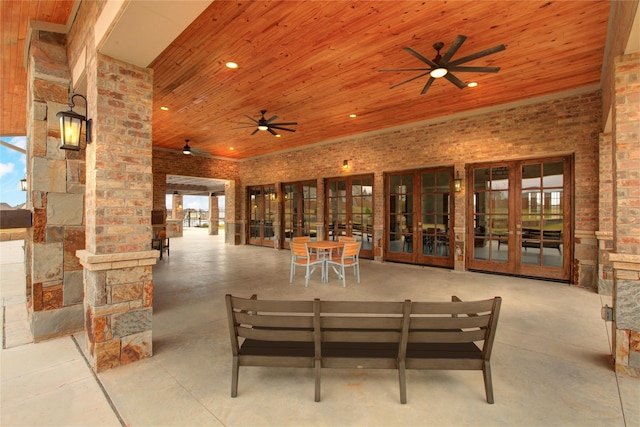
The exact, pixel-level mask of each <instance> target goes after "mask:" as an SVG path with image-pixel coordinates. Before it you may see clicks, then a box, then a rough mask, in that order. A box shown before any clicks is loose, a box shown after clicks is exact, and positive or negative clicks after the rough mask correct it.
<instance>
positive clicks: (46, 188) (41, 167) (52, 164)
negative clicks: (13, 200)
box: [31, 157, 67, 193]
mask: <svg viewBox="0 0 640 427" xmlns="http://www.w3.org/2000/svg"><path fill="white" fill-rule="evenodd" d="M31 176H32V178H31V190H32V191H42V192H49V193H51V192H53V193H64V192H66V191H67V163H66V162H65V161H64V160H49V159H44V158H41V157H34V158H33V168H32V169H31Z"/></svg>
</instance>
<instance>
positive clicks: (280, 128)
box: [269, 125, 296, 132]
mask: <svg viewBox="0 0 640 427" xmlns="http://www.w3.org/2000/svg"><path fill="white" fill-rule="evenodd" d="M271 129H278V130H286V131H287V132H295V131H296V130H295V129H287V128H283V127H280V126H273V125H271V126H269V130H271Z"/></svg>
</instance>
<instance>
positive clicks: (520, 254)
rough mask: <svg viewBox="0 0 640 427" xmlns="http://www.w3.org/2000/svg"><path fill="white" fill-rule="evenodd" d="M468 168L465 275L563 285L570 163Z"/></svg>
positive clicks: (567, 271) (551, 161) (566, 160)
mask: <svg viewBox="0 0 640 427" xmlns="http://www.w3.org/2000/svg"><path fill="white" fill-rule="evenodd" d="M471 168H472V171H471V174H470V177H471V180H472V182H471V183H470V187H468V188H473V194H471V195H469V197H470V198H471V203H470V205H471V206H473V212H471V213H470V215H471V216H470V217H469V218H470V219H469V220H468V221H467V223H468V224H469V228H470V230H469V231H468V233H467V235H468V236H470V237H469V240H468V247H469V248H470V251H468V253H469V256H468V258H467V259H468V267H469V269H477V270H484V271H494V272H501V273H507V274H516V275H526V276H534V277H543V278H553V279H560V280H569V279H570V277H571V266H570V262H569V260H570V259H571V258H570V255H571V254H569V253H567V251H566V250H565V248H566V247H567V245H566V243H567V242H566V239H567V236H568V235H569V234H570V231H571V212H570V211H568V210H567V209H566V207H567V206H570V203H569V200H570V199H569V197H570V190H571V188H570V186H569V182H570V180H569V179H567V178H568V176H569V175H570V173H571V158H570V157H566V158H560V159H544V160H526V161H514V162H506V163H501V164H495V165H487V166H472V167H471Z"/></svg>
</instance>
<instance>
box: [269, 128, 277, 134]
mask: <svg viewBox="0 0 640 427" xmlns="http://www.w3.org/2000/svg"><path fill="white" fill-rule="evenodd" d="M267 130H268V131H269V133H270V134H271V135H277V134H278V132H276V131H275V130H273V129H271V128H268V129H267Z"/></svg>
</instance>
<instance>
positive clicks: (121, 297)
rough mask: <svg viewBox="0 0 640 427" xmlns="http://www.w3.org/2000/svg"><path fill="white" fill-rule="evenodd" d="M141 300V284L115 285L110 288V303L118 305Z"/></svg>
mask: <svg viewBox="0 0 640 427" xmlns="http://www.w3.org/2000/svg"><path fill="white" fill-rule="evenodd" d="M139 299H142V284H139V283H129V284H126V285H116V286H112V287H111V301H110V302H109V303H118V302H125V301H133V300H139Z"/></svg>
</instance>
